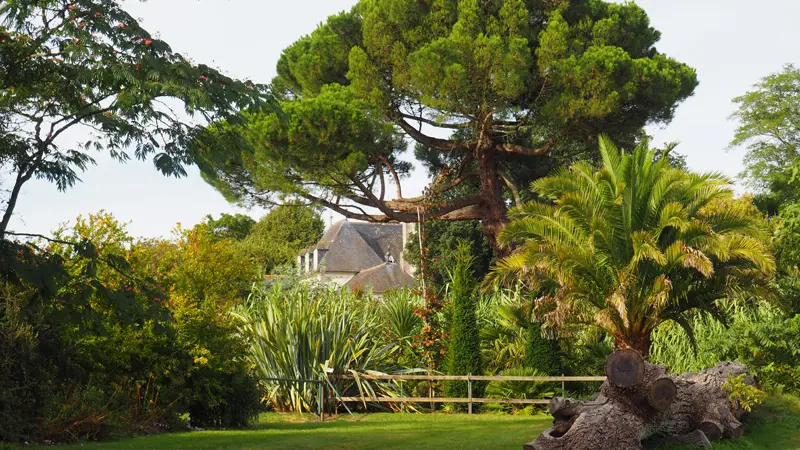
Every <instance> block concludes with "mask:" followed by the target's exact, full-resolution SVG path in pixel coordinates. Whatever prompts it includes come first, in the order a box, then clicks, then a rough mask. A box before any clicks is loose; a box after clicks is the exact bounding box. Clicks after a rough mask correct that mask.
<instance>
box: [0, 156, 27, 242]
mask: <svg viewBox="0 0 800 450" xmlns="http://www.w3.org/2000/svg"><path fill="white" fill-rule="evenodd" d="M29 178H30V177H29V176H28V177H26V176H25V174H23V172H22V170H20V171H19V172H18V173H17V178H16V179H15V180H14V187H12V188H11V194H9V196H8V201H7V202H6V210H5V211H4V212H3V219H2V221H0V241H2V240H3V239H5V236H6V231H8V224H9V222H11V216H12V215H13V214H14V208H15V207H16V206H17V200H18V199H19V193H20V191H21V190H22V185H23V184H25V182H26V181H27V180H28V179H29Z"/></svg>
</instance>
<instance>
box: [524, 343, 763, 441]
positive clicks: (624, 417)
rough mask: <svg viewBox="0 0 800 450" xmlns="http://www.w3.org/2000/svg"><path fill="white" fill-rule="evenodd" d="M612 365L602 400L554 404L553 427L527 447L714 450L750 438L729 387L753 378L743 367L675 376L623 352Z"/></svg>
mask: <svg viewBox="0 0 800 450" xmlns="http://www.w3.org/2000/svg"><path fill="white" fill-rule="evenodd" d="M605 368H606V375H607V376H608V380H607V381H606V382H605V383H603V385H602V386H601V387H600V393H599V394H598V396H597V399H596V400H593V401H580V400H573V399H568V398H554V399H553V400H552V401H551V402H550V412H551V414H552V415H553V418H554V420H553V427H552V428H550V429H548V430H545V431H544V432H543V433H542V434H541V435H539V437H538V438H537V439H536V440H534V441H532V442H529V443H528V444H525V446H524V448H525V449H526V450H618V449H622V450H628V449H630V450H634V449H636V450H641V449H642V448H643V446H642V440H647V441H648V442H662V443H684V444H695V445H700V446H706V447H710V445H711V444H710V441H713V440H717V439H737V438H739V437H741V435H742V424H741V422H740V421H739V419H740V418H741V414H742V413H743V411H741V410H740V409H732V406H731V402H730V401H729V399H728V392H726V391H724V390H722V384H723V383H725V381H727V379H728V378H729V377H730V376H737V375H740V374H742V373H747V367H746V366H744V365H743V364H739V363H720V364H718V365H717V366H715V367H713V368H711V369H708V370H706V371H703V372H700V373H688V374H683V375H681V376H678V377H674V376H671V375H669V373H668V372H667V369H666V367H664V366H658V365H654V364H650V363H649V362H647V361H644V359H643V358H642V357H641V355H639V354H638V353H636V352H635V351H632V350H622V351H615V352H614V353H613V354H612V355H611V356H610V357H609V359H608V361H606V367H605ZM745 383H748V384H750V385H755V379H754V378H753V377H752V376H747V377H745Z"/></svg>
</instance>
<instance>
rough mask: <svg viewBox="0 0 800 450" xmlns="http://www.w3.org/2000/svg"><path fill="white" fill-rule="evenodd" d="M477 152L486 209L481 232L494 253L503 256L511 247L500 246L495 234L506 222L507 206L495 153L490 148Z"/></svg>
mask: <svg viewBox="0 0 800 450" xmlns="http://www.w3.org/2000/svg"><path fill="white" fill-rule="evenodd" d="M477 153H478V172H479V176H480V182H481V188H480V194H481V200H482V202H483V204H484V206H485V210H486V215H485V216H484V217H483V218H481V224H482V226H483V233H484V234H485V235H486V240H487V241H488V242H489V245H491V246H492V249H493V250H494V252H495V255H497V257H498V258H504V257H506V256H508V255H510V254H511V249H510V248H507V247H501V246H500V244H499V243H498V241H497V236H498V235H499V234H500V231H501V230H502V229H503V228H504V227H505V225H506V223H508V214H507V213H508V208H507V206H506V202H505V199H504V198H503V183H502V181H501V180H500V178H499V177H498V175H497V161H496V159H495V156H496V154H495V151H494V150H493V149H492V148H478V149H477Z"/></svg>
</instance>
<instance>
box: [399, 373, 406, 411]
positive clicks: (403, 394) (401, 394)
mask: <svg viewBox="0 0 800 450" xmlns="http://www.w3.org/2000/svg"><path fill="white" fill-rule="evenodd" d="M404 382H405V380H400V397H401V398H403V397H405V396H406V394H405V392H404V391H403V383H404ZM400 411H402V412H406V402H400Z"/></svg>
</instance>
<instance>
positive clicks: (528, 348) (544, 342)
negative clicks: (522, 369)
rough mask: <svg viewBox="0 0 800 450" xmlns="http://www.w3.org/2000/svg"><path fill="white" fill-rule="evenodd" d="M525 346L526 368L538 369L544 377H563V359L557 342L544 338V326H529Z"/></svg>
mask: <svg viewBox="0 0 800 450" xmlns="http://www.w3.org/2000/svg"><path fill="white" fill-rule="evenodd" d="M527 331H528V336H527V338H528V339H527V342H526V345H525V366H526V367H530V368H533V369H536V370H538V371H539V373H541V374H542V375H551V376H553V375H561V374H560V371H561V359H560V358H559V355H558V345H557V343H556V341H554V340H552V339H547V338H545V337H543V336H542V324H541V323H539V322H532V323H531V324H530V325H528V330H527Z"/></svg>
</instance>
